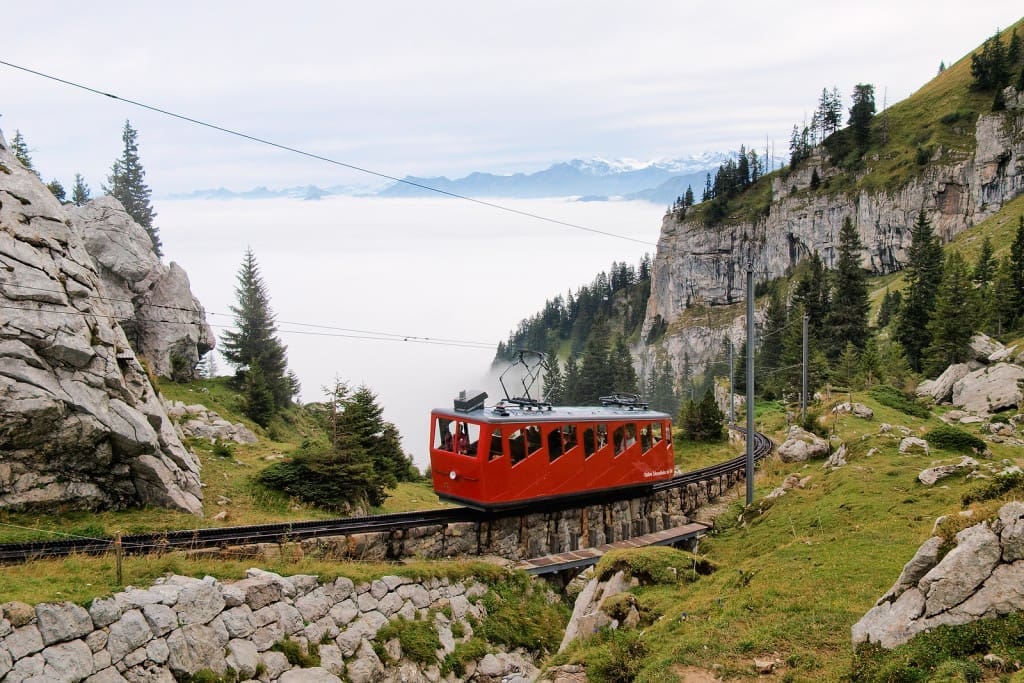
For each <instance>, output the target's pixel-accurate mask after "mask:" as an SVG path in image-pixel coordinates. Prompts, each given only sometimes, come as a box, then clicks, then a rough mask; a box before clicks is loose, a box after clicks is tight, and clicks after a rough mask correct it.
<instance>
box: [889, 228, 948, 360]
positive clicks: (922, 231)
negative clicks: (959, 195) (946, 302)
mask: <svg viewBox="0 0 1024 683" xmlns="http://www.w3.org/2000/svg"><path fill="white" fill-rule="evenodd" d="M904 274H905V279H906V283H907V287H906V295H905V296H904V297H903V305H902V306H901V308H900V316H899V319H898V320H897V322H896V335H895V336H896V339H898V340H899V342H900V344H902V345H903V350H904V352H905V353H906V356H907V362H908V363H909V364H910V367H911V369H913V370H915V371H920V370H921V364H922V356H923V352H924V349H925V348H927V347H928V345H929V344H930V343H931V335H930V332H929V331H928V321H930V320H931V318H932V310H933V309H934V308H935V292H936V291H937V290H938V287H939V284H940V283H941V282H942V245H941V244H940V243H939V238H938V237H936V236H935V234H934V233H932V225H931V221H929V220H928V217H927V216H926V215H925V212H924V209H921V211H920V212H919V213H918V215H917V220H916V221H915V222H914V227H913V228H912V229H911V233H910V248H909V249H908V250H907V265H906V267H905V268H904Z"/></svg>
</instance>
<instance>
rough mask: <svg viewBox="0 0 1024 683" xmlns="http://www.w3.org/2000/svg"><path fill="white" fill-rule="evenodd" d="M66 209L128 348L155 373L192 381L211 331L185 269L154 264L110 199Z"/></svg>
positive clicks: (139, 234)
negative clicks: (129, 345)
mask: <svg viewBox="0 0 1024 683" xmlns="http://www.w3.org/2000/svg"><path fill="white" fill-rule="evenodd" d="M68 213H69V215H70V217H71V223H72V225H73V226H74V228H75V230H77V231H78V232H79V234H80V235H81V236H82V241H83V243H84V244H85V249H86V251H88V252H89V255H90V256H92V258H93V261H94V263H95V264H96V270H97V272H98V273H99V275H100V287H101V289H102V291H103V296H104V297H106V300H107V302H108V304H109V305H110V307H111V308H112V310H113V311H114V314H115V315H116V316H117V318H118V320H119V321H120V323H121V327H122V329H124V330H125V334H126V336H127V337H128V340H129V341H130V342H131V344H132V348H134V349H135V351H136V352H137V353H138V354H139V355H141V356H142V357H144V358H145V359H146V360H147V361H148V363H149V367H150V369H151V370H152V371H153V372H155V373H156V374H157V375H158V376H160V377H168V378H174V379H177V380H185V381H187V380H191V379H194V369H195V366H196V364H197V363H198V362H199V359H200V358H201V357H202V355H203V354H204V353H206V352H207V351H209V350H211V349H212V348H213V346H214V335H213V332H212V331H211V330H210V326H209V325H208V324H207V323H206V312H205V311H204V310H203V307H202V305H201V304H200V303H199V300H198V299H196V298H195V296H193V294H192V290H191V287H190V285H189V281H188V275H187V274H186V273H185V271H184V270H182V268H181V267H180V266H179V265H178V264H177V263H174V262H172V263H171V264H170V265H169V266H168V265H164V264H163V263H160V260H159V259H158V258H157V256H156V254H155V253H154V252H153V244H152V241H151V240H150V239H149V235H147V234H146V231H145V230H143V229H142V227H141V226H140V225H139V224H138V223H136V222H135V221H134V220H132V218H131V216H129V215H128V213H127V212H126V211H125V210H124V207H123V206H121V202H119V201H118V200H117V199H115V198H114V197H111V196H104V197H99V198H97V199H93V200H92V201H89V202H87V203H86V204H84V205H83V206H79V207H75V206H72V207H69V209H68Z"/></svg>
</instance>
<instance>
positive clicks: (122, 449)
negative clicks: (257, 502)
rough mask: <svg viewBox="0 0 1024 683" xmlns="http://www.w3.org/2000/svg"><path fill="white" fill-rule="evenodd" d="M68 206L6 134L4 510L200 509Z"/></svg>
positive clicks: (1, 208)
mask: <svg viewBox="0 0 1024 683" xmlns="http://www.w3.org/2000/svg"><path fill="white" fill-rule="evenodd" d="M110 304H111V302H110V301H108V297H107V295H106V294H105V293H104V290H103V288H102V284H101V282H100V278H99V275H98V274H97V272H96V268H95V267H94V265H93V260H92V258H91V257H90V256H89V254H88V253H87V252H86V250H85V247H84V245H83V243H82V240H81V238H80V236H79V235H78V233H77V232H76V231H75V230H74V229H73V227H72V223H71V221H70V219H69V218H68V216H67V214H66V212H65V210H64V207H63V206H61V204H60V202H58V201H57V199H56V198H55V197H54V196H53V195H52V194H51V193H50V191H49V190H47V189H46V187H45V186H44V185H43V184H42V182H41V181H40V180H39V179H38V178H37V177H36V176H35V175H33V174H32V173H30V172H29V171H27V170H26V169H25V168H24V167H23V166H22V165H21V164H20V163H19V162H18V160H17V159H16V158H15V157H14V155H13V154H12V153H11V152H10V151H9V150H8V149H7V146H6V143H5V142H4V140H3V137H2V136H0V306H2V307H3V314H2V315H0V508H42V507H46V508H48V509H54V508H60V507H68V508H84V509H95V508H107V507H115V508H116V507H124V506H128V505H140V504H141V505H157V506H166V507H173V508H179V509H182V510H187V511H189V512H192V513H196V514H201V512H202V491H201V489H200V484H199V463H198V461H197V460H196V458H195V456H193V455H192V454H191V453H190V452H189V451H188V450H186V449H185V447H184V446H183V445H182V443H181V441H180V439H179V438H178V435H177V433H176V432H175V430H174V426H173V425H172V424H171V422H170V420H169V419H168V418H167V414H166V412H165V411H164V407H163V405H162V404H161V402H160V399H159V398H158V397H157V395H156V392H155V391H154V390H153V387H152V385H151V384H150V382H149V378H148V377H147V375H146V372H145V370H144V369H143V367H142V365H141V364H140V363H139V361H138V359H137V358H136V356H135V353H134V352H133V351H132V348H131V346H130V344H129V343H128V339H127V338H126V337H125V334H124V331H123V330H122V328H121V327H120V325H118V322H117V321H118V318H119V313H118V312H117V311H116V310H115V309H113V308H112V307H111V305H110Z"/></svg>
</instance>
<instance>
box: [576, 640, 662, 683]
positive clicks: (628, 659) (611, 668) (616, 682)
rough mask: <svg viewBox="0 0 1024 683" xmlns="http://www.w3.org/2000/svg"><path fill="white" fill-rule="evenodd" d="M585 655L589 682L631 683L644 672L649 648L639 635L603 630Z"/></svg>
mask: <svg viewBox="0 0 1024 683" xmlns="http://www.w3.org/2000/svg"><path fill="white" fill-rule="evenodd" d="M594 643H595V647H592V648H589V649H588V651H587V654H586V661H587V680H590V681H604V682H605V683H630V682H631V681H633V680H634V679H635V678H636V676H637V674H639V673H640V670H641V669H642V668H643V660H644V657H645V656H646V655H647V645H646V644H645V643H644V641H643V640H642V639H641V637H640V634H639V633H638V632H637V631H620V630H615V631H611V630H607V629H606V630H603V631H601V632H600V633H599V634H598V635H597V637H596V638H595V639H594Z"/></svg>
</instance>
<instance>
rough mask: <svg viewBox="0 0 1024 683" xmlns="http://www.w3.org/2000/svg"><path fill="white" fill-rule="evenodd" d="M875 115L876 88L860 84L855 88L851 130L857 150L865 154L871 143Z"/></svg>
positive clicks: (851, 112)
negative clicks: (872, 122) (872, 120)
mask: <svg viewBox="0 0 1024 683" xmlns="http://www.w3.org/2000/svg"><path fill="white" fill-rule="evenodd" d="M874 115H875V86H873V85H870V84H867V83H858V84H857V85H856V86H854V88H853V105H852V106H851V107H850V128H851V129H852V130H853V140H854V142H855V143H856V145H857V149H859V150H860V152H861V154H863V153H864V152H865V151H866V150H867V148H868V145H869V144H870V143H871V128H870V126H871V119H872V118H873V117H874Z"/></svg>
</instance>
